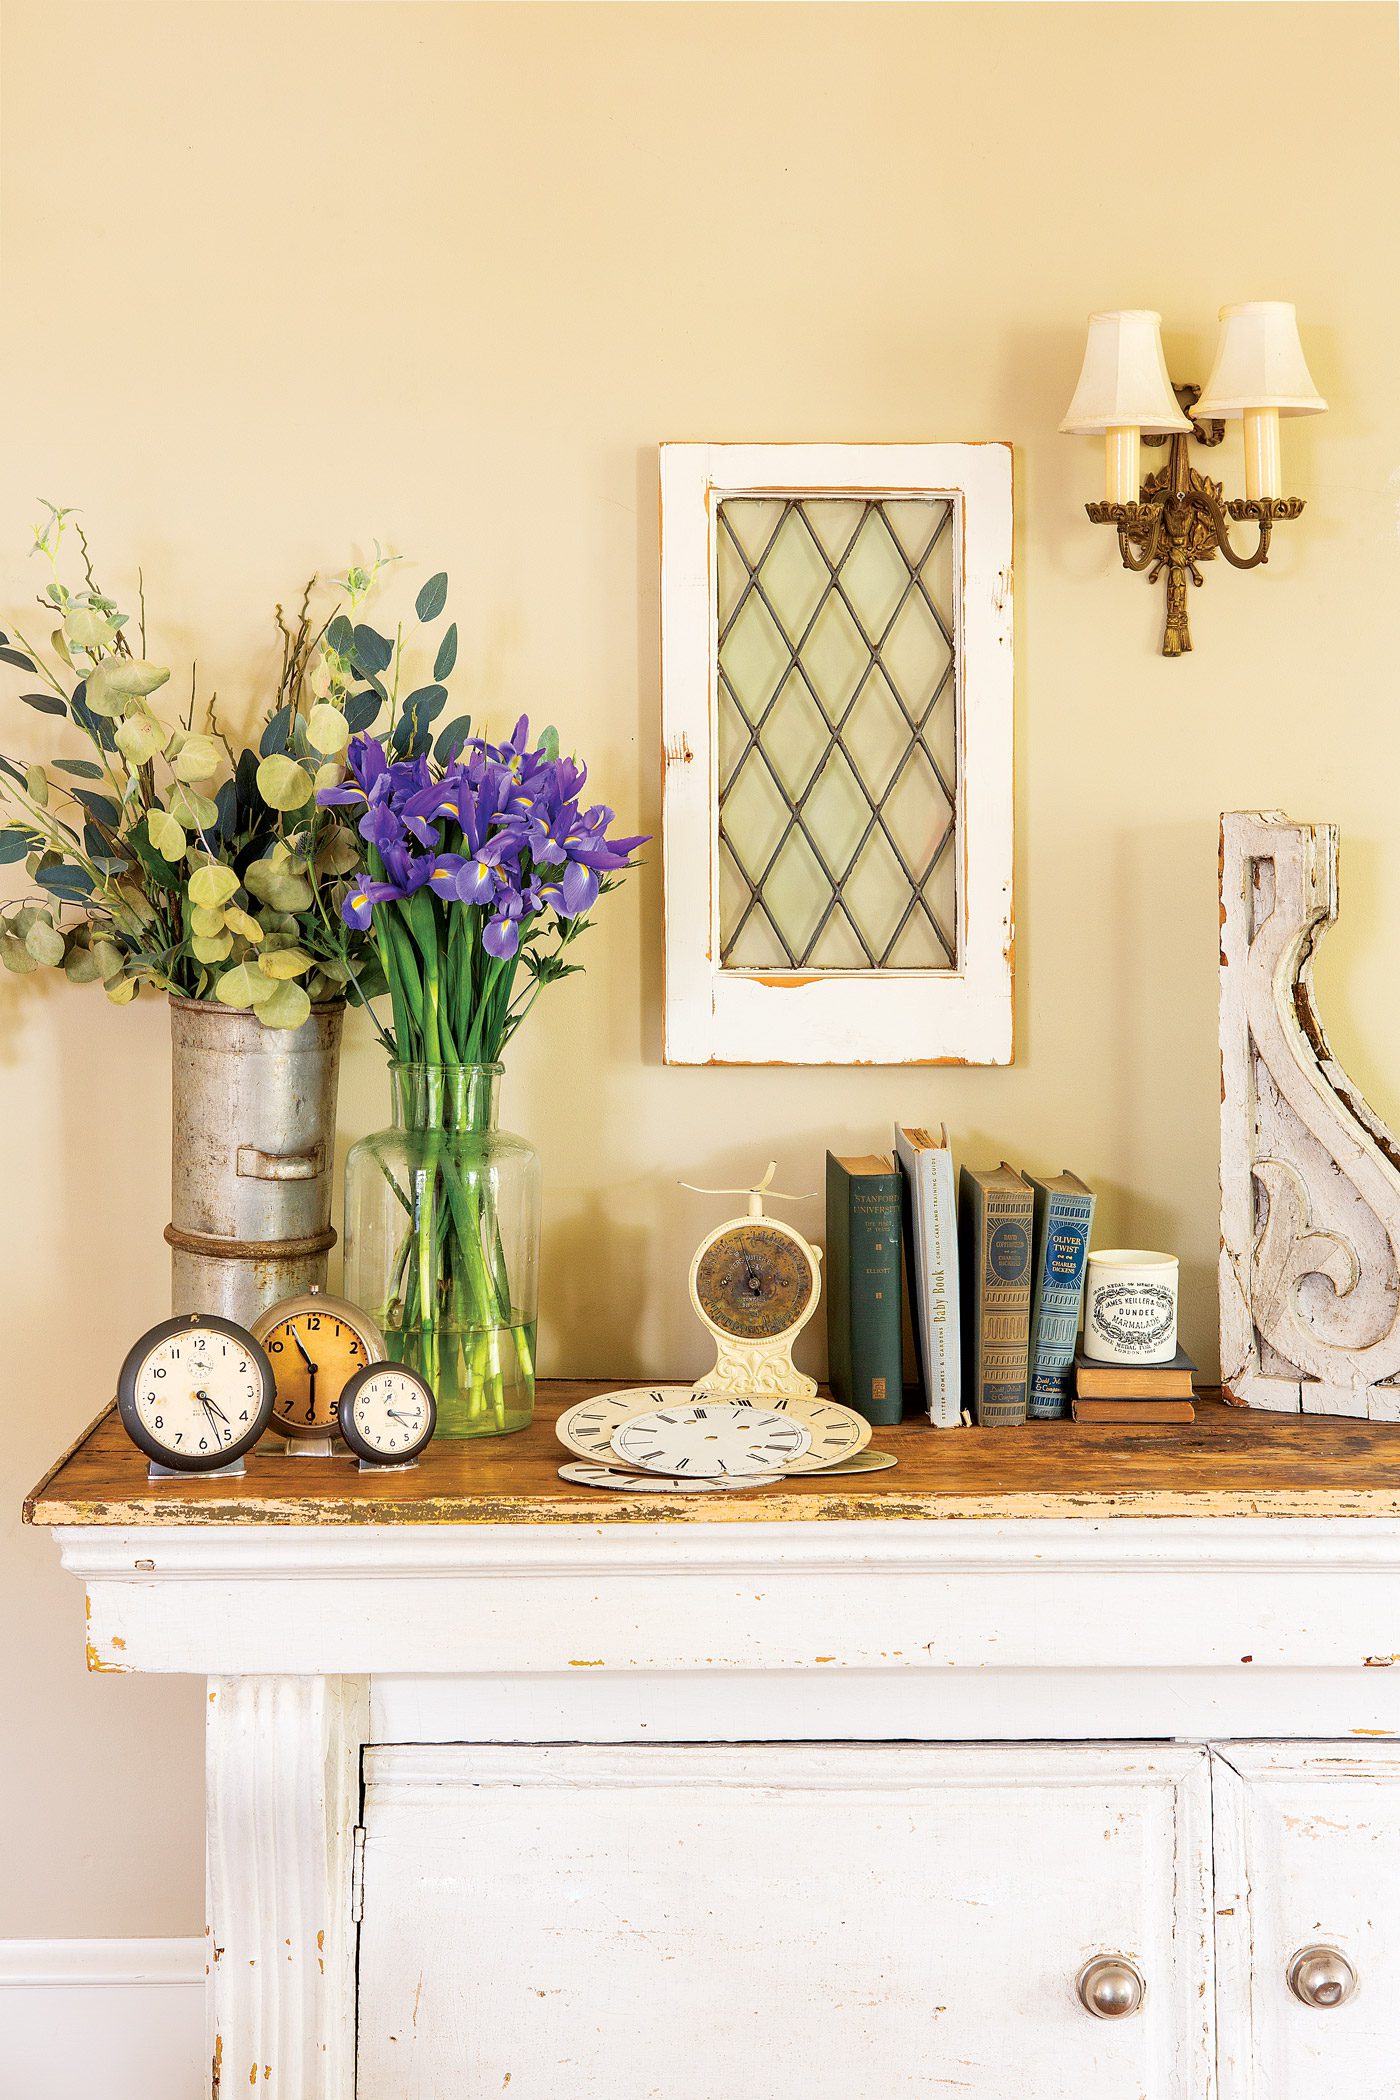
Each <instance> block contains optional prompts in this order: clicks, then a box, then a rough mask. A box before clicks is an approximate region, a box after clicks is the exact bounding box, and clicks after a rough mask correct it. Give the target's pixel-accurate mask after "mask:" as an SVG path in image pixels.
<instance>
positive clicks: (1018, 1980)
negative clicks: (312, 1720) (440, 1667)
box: [359, 1743, 1214, 2100]
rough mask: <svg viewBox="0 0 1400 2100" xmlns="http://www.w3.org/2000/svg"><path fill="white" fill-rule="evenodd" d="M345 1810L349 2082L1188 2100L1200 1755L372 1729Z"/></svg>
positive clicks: (1196, 2097)
mask: <svg viewBox="0 0 1400 2100" xmlns="http://www.w3.org/2000/svg"><path fill="white" fill-rule="evenodd" d="M364 1817H365V1831H366V1837H365V1885H364V1925H363V1928H362V1939H361V2000H360V2043H359V2051H360V2054H359V2061H360V2082H359V2100H411V2096H419V2095H423V2096H427V2095H436V2094H445V2093H449V2092H458V2091H461V2092H464V2093H468V2094H473V2095H474V2094H478V2093H480V2094H499V2093H502V2092H505V2091H507V2090H508V2091H509V2094H510V2100H558V2096H559V2095H560V2094H563V2093H568V2094H569V2095H570V2096H571V2100H649V2096H651V2095H654V2094H657V2093H664V2094H665V2095H666V2100H716V2096H718V2095H721V2094H724V2095H727V2094H737V2093H747V2094H751V2095H754V2096H755V2100H849V2095H851V2094H853V2093H878V2094H881V2095H884V2096H888V2100H905V2096H908V2100H913V2096H915V2095H918V2096H923V2095H925V2094H928V2093H932V2092H941V2091H945V2090H946V2091H948V2092H950V2093H951V2092H965V2093H968V2094H973V2095H976V2096H977V2100H1024V2096H1025V2093H1026V2091H1027V2076H1028V2071H1029V2070H1030V2067H1032V2066H1033V2067H1034V2069H1033V2081H1032V2082H1033V2090H1034V2093H1035V2096H1036V2100H1123V2096H1125V2095H1128V2094H1136V2093H1150V2094H1151V2095H1153V2100H1206V2096H1207V2095H1209V2094H1210V2093H1211V2091H1212V2085H1213V2057H1214V2041H1213V2034H1212V2018H1211V2007H1212V2001H1213V1988H1212V1944H1211V1918H1210V1910H1211V1903H1210V1804H1209V1773H1208V1760H1207V1758H1206V1755H1205V1753H1204V1752H1203V1751H1200V1750H1196V1749H1179V1748H1173V1747H1146V1748H1144V1747H1133V1748H1128V1749H1112V1750H1109V1749H1103V1748H1089V1747H1083V1746H1080V1747H1066V1746H1064V1745H1060V1744H1054V1745H1046V1744H1038V1745H1035V1746H1029V1745H1026V1746H1022V1747H1020V1748H1017V1749H1010V1750H1009V1749H1006V1748H1004V1747H997V1746H988V1745H957V1746H951V1745H950V1746H941V1747H936V1748H931V1747H928V1746H926V1745H918V1744H908V1743H905V1744H880V1745H878V1746H874V1745H857V1744H841V1745H829V1744H827V1745H820V1746H816V1745H805V1746H798V1745H792V1744H782V1745H775V1744H751V1745H746V1746H743V1747H740V1748H732V1747H728V1746H694V1745H692V1746H688V1747H685V1748H673V1747H664V1748H663V1747H660V1746H655V1747H653V1746H649V1745H648V1746H642V1747H633V1748H615V1747H608V1748H592V1749H589V1748H580V1747H578V1746H561V1747H558V1748H553V1749H541V1748H538V1747H519V1746H517V1747H512V1748H494V1749H491V1748H477V1749H472V1748H466V1747H463V1746H460V1745H448V1746H440V1747H437V1748H433V1749H413V1748H403V1747H389V1748H384V1749H376V1750H374V1751H372V1752H370V1754H369V1756H368V1758H367V1761H366V1788H365V1810H364ZM410 1949H411V1950H412V1951H411V1953H410V1951H409V1950H410ZM1104 1953H1108V1954H1117V1955H1126V1956H1128V1957H1129V1958H1130V1959H1132V1960H1133V1961H1134V1962H1135V1963H1136V1965H1137V1966H1138V1968H1139V1970H1140V1972H1141V1973H1142V1975H1143V1976H1144V1977H1145V1979H1146V1982H1147V1997H1146V2001H1145V2004H1144V2007H1143V2011H1142V2013H1141V2014H1140V2015H1139V2016H1137V2017H1136V2018H1131V2019H1125V2020H1121V2021H1117V2022H1108V2021H1099V2020H1095V2019H1093V2018H1091V2017H1090V2015H1089V2014H1087V2013H1086V2012H1085V2011H1084V2009H1083V2008H1082V2006H1081V2005H1080V2004H1079V2003H1078V2001H1077V1999H1076V1997H1075V1993H1074V1980H1075V1977H1076V1976H1077V1974H1078V1972H1079V1970H1080V1968H1081V1966H1082V1965H1083V1964H1084V1963H1085V1962H1086V1961H1087V1960H1089V1959H1091V1958H1092V1957H1094V1956H1096V1955H1099V1954H1104Z"/></svg>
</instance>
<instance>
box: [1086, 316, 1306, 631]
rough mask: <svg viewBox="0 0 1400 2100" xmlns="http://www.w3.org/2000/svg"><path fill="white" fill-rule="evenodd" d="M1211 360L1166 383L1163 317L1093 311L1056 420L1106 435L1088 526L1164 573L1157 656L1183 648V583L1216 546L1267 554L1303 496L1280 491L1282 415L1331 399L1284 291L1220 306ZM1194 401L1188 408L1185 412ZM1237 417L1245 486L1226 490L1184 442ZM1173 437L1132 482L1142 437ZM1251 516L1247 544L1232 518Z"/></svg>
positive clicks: (1244, 558)
mask: <svg viewBox="0 0 1400 2100" xmlns="http://www.w3.org/2000/svg"><path fill="white" fill-rule="evenodd" d="M1220 320H1221V324H1222V325H1221V330H1220V344H1219V348H1218V349H1217V351H1216V357H1215V368H1214V370H1213V371H1212V373H1211V375H1210V378H1209V379H1208V380H1207V382H1206V388H1205V392H1204V394H1202V392H1201V390H1200V388H1199V387H1194V386H1178V387H1173V385H1172V383H1171V380H1170V379H1169V378H1168V376H1167V365H1166V359H1165V357H1164V356H1163V354H1162V317H1161V315H1160V314H1156V313H1150V312H1147V311H1144V310H1134V311H1125V312H1117V313H1104V314H1090V316H1089V340H1088V343H1087V345H1086V346H1085V351H1084V369H1083V370H1082V371H1081V373H1080V375H1079V385H1078V387H1077V388H1076V390H1075V395H1074V399H1073V401H1072V402H1071V403H1070V406H1069V412H1068V414H1067V415H1066V417H1065V419H1064V421H1063V423H1061V425H1060V428H1061V430H1062V431H1066V432H1068V433H1069V434H1070V435H1072V436H1081V437H1082V436H1095V437H1098V436H1101V437H1102V438H1103V439H1104V441H1105V452H1106V462H1107V483H1106V489H1105V500H1104V501H1103V502H1102V503H1089V504H1086V505H1085V508H1086V510H1087V511H1088V514H1089V516H1090V518H1091V519H1092V521H1093V523H1094V524H1095V525H1113V526H1116V527H1117V530H1118V552H1119V555H1120V557H1121V559H1122V563H1123V567H1124V568H1125V569H1131V570H1133V571H1134V572H1136V573H1141V572H1142V571H1143V570H1146V572H1147V580H1148V582H1149V583H1156V581H1157V579H1158V578H1159V577H1160V576H1165V577H1166V583H1167V622H1166V631H1165V633H1164V634H1163V636H1162V654H1163V656H1182V655H1184V654H1185V653H1186V652H1187V651H1188V650H1189V649H1190V647H1191V628H1190V624H1189V622H1188V620H1187V615H1186V586H1187V584H1188V583H1191V584H1200V583H1202V582H1203V581H1204V578H1203V577H1202V575H1201V567H1200V565H1201V563H1202V562H1207V561H1213V560H1214V559H1215V556H1216V555H1217V554H1220V555H1223V556H1224V558H1225V560H1226V561H1227V562H1229V564H1230V566H1231V567H1232V568H1235V569H1257V568H1258V567H1259V566H1260V565H1261V563H1263V562H1266V561H1267V560H1268V558H1269V542H1270V539H1271V538H1272V536H1273V529H1274V526H1275V525H1277V524H1280V523H1282V522H1283V521H1284V520H1286V519H1292V518H1296V517H1298V516H1299V515H1300V514H1301V512H1302V509H1303V499H1302V498H1301V497H1300V496H1285V495H1284V494H1283V493H1282V487H1283V470H1282V458H1281V448H1280V442H1279V418H1280V416H1312V415H1318V414H1320V413H1321V411H1322V410H1323V409H1325V408H1326V406H1327V403H1326V402H1325V401H1324V400H1323V399H1322V397H1321V395H1320V394H1319V393H1318V391H1317V388H1316V387H1315V386H1314V385H1313V381H1312V376H1311V374H1310V373H1309V371H1308V367H1307V363H1306V361H1305V359H1304V357H1303V346H1302V344H1301V343H1300V342H1299V340H1298V320H1297V315H1296V314H1295V312H1294V310H1293V308H1292V307H1291V306H1289V305H1287V304H1286V303H1285V302H1284V301H1282V300H1261V301H1255V302H1254V303H1252V304H1250V305H1246V306H1222V307H1221V309H1220ZM1187 411H1190V413H1187ZM1236 416H1239V417H1241V418H1242V419H1243V422H1244V485H1245V493H1244V495H1243V497H1235V498H1233V499H1231V500H1229V501H1227V500H1226V497H1225V491H1224V488H1223V487H1222V485H1221V484H1220V482H1218V481H1212V480H1211V479H1210V477H1209V476H1208V475H1205V474H1202V473H1199V472H1198V471H1197V469H1196V468H1195V467H1193V466H1192V465H1191V463H1190V458H1189V456H1188V454H1187V449H1186V447H1187V443H1188V441H1189V440H1190V439H1192V438H1194V439H1195V441H1196V443H1197V444H1198V445H1218V444H1219V443H1220V442H1221V440H1222V438H1223V437H1224V435H1225V422H1226V420H1227V419H1230V418H1234V417H1236ZM1144 442H1145V443H1147V444H1149V445H1154V446H1157V445H1170V447H1171V450H1170V452H1169V453H1168V455H1167V463H1166V465H1165V466H1164V467H1159V468H1158V470H1157V471H1156V473H1155V474H1149V475H1148V476H1147V478H1146V480H1144V481H1143V482H1142V484H1141V487H1139V485H1138V476H1139V471H1140V470H1139V458H1140V453H1139V447H1140V445H1141V444H1142V443H1144ZM1231 523H1234V524H1237V525H1238V524H1253V525H1255V526H1257V528H1258V539H1257V542H1256V544H1255V545H1254V546H1253V547H1252V548H1251V549H1250V551H1249V552H1248V553H1247V554H1245V553H1241V552H1240V551H1239V550H1238V549H1237V548H1235V547H1234V546H1233V545H1232V544H1231V541H1230V525H1231Z"/></svg>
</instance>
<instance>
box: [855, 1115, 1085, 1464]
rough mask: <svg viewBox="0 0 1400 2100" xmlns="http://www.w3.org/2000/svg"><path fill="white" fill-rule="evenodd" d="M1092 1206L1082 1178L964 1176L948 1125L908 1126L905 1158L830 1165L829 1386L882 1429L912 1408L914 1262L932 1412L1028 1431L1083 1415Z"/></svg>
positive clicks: (917, 1354)
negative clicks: (907, 1331) (1075, 1388)
mask: <svg viewBox="0 0 1400 2100" xmlns="http://www.w3.org/2000/svg"><path fill="white" fill-rule="evenodd" d="M1093 1217H1094V1197H1093V1193H1092V1191H1091V1190H1089V1189H1087V1188H1086V1187H1085V1185H1084V1183H1083V1182H1082V1181H1081V1180H1080V1179H1079V1178H1078V1176H1077V1175H1074V1174H1069V1173H1064V1174H1055V1175H1051V1176H1049V1177H1048V1178H1047V1179H1045V1180H1043V1181H1042V1180H1038V1179H1037V1178H1036V1176H1035V1175H1033V1174H1027V1175H1021V1174H1018V1173H1017V1172H1016V1170H1015V1168H1014V1167H1010V1166H1008V1165H1007V1164H1006V1163H1005V1161H1003V1162H1002V1164H1001V1166H999V1167H993V1168H989V1169H986V1170H985V1171H984V1170H980V1169H974V1168H969V1167H964V1168H963V1169H962V1172H961V1174H960V1175H955V1174H954V1169H953V1155H952V1151H951V1149H950V1147H949V1144H948V1133H947V1131H946V1130H945V1129H942V1128H940V1129H938V1130H924V1129H917V1128H916V1129H903V1128H900V1129H897V1130H896V1131H895V1144H894V1154H893V1157H890V1156H888V1155H885V1154H883V1153H880V1154H867V1155H865V1156H864V1157H861V1158H858V1159H851V1158H846V1159H839V1158H837V1157H836V1156H835V1155H834V1154H832V1153H828V1154H827V1175H826V1277H825V1281H824V1294H825V1297H826V1304H827V1338H828V1343H829V1360H830V1378H831V1389H832V1391H833V1392H834V1393H835V1395H836V1397H837V1399H838V1400H842V1401H844V1402H845V1404H846V1405H847V1406H848V1407H854V1408H856V1409H858V1410H859V1412H860V1413H861V1414H863V1415H865V1416H866V1417H867V1418H868V1419H869V1420H870V1421H872V1422H875V1423H889V1422H897V1421H898V1420H899V1419H900V1416H901V1413H902V1412H903V1400H904V1392H903V1362H902V1348H901V1333H902V1330H901V1293H900V1271H901V1259H900V1257H901V1251H902V1254H903V1269H904V1273H905V1275H906V1276H907V1278H908V1284H909V1312H910V1325H911V1328H912V1332H913V1341H914V1360H915V1367H916V1370H917V1376H918V1383H919V1387H920V1392H921V1397H922V1402H923V1408H924V1412H925V1413H926V1414H927V1416H928V1419H929V1420H930V1421H931V1422H933V1423H935V1424H937V1425H938V1426H940V1427H943V1428H952V1427H954V1426H956V1425H957V1424H958V1423H959V1422H962V1421H972V1422H975V1423H976V1425H977V1426H978V1428H981V1429H994V1428H1014V1427H1019V1426H1020V1425H1021V1424H1022V1423H1024V1422H1026V1421H1028V1420H1029V1421H1035V1420H1041V1419H1053V1418H1055V1417H1059V1416H1064V1415H1068V1413H1069V1412H1070V1402H1071V1398H1072V1393H1071V1376H1072V1370H1073V1363H1074V1345H1075V1342H1076V1340H1077V1338H1078V1334H1079V1322H1080V1316H1081V1314H1082V1311H1083V1305H1084V1275H1085V1266H1086V1263H1087V1260H1088V1253H1089V1234H1090V1229H1091V1227H1092V1224H1093Z"/></svg>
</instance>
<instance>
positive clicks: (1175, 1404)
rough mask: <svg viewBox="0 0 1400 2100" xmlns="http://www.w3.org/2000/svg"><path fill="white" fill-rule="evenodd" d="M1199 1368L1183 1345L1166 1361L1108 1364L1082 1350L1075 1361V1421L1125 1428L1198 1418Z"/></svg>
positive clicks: (1144, 1427)
mask: <svg viewBox="0 0 1400 2100" xmlns="http://www.w3.org/2000/svg"><path fill="white" fill-rule="evenodd" d="M1195 1369H1196V1366H1195V1365H1194V1364H1193V1363H1192V1361H1191V1359H1190V1357H1189V1356H1188V1355H1187V1354H1186V1351H1185V1350H1184V1349H1178V1350H1177V1352H1176V1355H1175V1356H1174V1357H1173V1358H1172V1360H1171V1362H1170V1363H1166V1364H1104V1363H1100V1362H1099V1361H1098V1360H1097V1358H1095V1357H1092V1356H1085V1355H1084V1354H1083V1353H1082V1351H1081V1353H1080V1354H1079V1355H1077V1356H1076V1357H1075V1359H1074V1410H1073V1412H1074V1419H1075V1421H1076V1422H1112V1423H1114V1424H1116V1425H1117V1426H1118V1427H1119V1428H1123V1429H1151V1428H1157V1427H1161V1426H1162V1425H1163V1424H1165V1425H1167V1426H1168V1427H1172V1426H1175V1425H1176V1424H1179V1423H1185V1422H1194V1421H1195V1419H1196V1410H1195V1408H1194V1406H1193V1405H1192V1401H1191V1390H1192V1388H1191V1379H1192V1374H1193V1373H1194V1371H1195Z"/></svg>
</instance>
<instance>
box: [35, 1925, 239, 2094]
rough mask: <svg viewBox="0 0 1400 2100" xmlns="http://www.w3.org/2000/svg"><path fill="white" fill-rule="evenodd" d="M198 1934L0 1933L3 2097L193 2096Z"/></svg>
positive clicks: (200, 1959)
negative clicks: (66, 1936)
mask: <svg viewBox="0 0 1400 2100" xmlns="http://www.w3.org/2000/svg"><path fill="white" fill-rule="evenodd" d="M206 2083H207V2081H206V2078H205V2053H204V1942H203V1941H202V1940H198V1939H193V1940H116V1939H113V1940H0V2094H4V2096H5V2100H79V2096H85V2095H89V2094H91V2095H93V2096H94V2100H96V2096H97V2095H100V2100H194V2096H195V2095H196V2094H198V2093H199V2092H201V2091H202V2090H203V2089H204V2087H205V2085H206Z"/></svg>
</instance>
